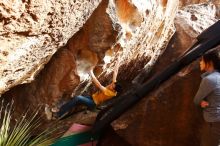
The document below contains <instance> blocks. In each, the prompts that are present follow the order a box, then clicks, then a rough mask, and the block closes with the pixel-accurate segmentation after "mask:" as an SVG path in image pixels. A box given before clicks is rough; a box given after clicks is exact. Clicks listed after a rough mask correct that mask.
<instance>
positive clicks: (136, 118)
mask: <svg viewBox="0 0 220 146" xmlns="http://www.w3.org/2000/svg"><path fill="white" fill-rule="evenodd" d="M205 14H206V15H205ZM204 15H205V16H204ZM195 16H196V17H197V19H191V18H193V17H195ZM206 17H207V18H208V19H204V18H206ZM175 20H176V21H175V26H176V28H177V33H176V34H175V35H174V37H173V38H172V40H171V42H170V43H169V46H168V47H167V49H166V51H165V53H164V54H163V55H162V56H161V58H160V59H159V61H158V62H157V63H156V65H155V67H154V69H153V70H152V72H151V76H153V75H155V74H157V73H159V72H160V71H161V70H163V69H164V68H165V67H166V66H168V65H169V64H170V63H172V62H173V61H175V59H176V58H177V57H178V56H180V55H181V54H183V53H184V52H185V51H186V50H187V48H189V47H190V46H191V45H192V44H193V41H194V40H195V37H196V36H197V35H198V34H199V33H200V32H201V31H202V30H204V29H205V28H207V27H208V26H210V25H211V24H213V23H214V22H215V21H217V20H216V19H215V8H214V7H213V5H212V4H209V5H207V4H200V5H192V6H188V7H185V8H183V9H182V10H180V11H179V12H178V14H177V17H176V19H175ZM174 50H175V51H174ZM199 80H200V74H199V71H198V64H197V62H195V63H194V64H192V65H191V66H189V67H187V68H185V69H183V70H182V71H181V72H179V73H178V74H177V75H176V76H174V77H172V78H171V79H170V80H169V81H168V82H166V83H165V84H163V85H162V86H161V87H159V88H157V89H156V90H155V91H154V92H152V93H151V94H150V95H148V96H147V97H146V98H145V99H143V100H141V102H139V103H138V104H137V105H135V106H134V107H133V108H132V109H130V110H129V111H128V112H127V113H126V114H124V115H123V116H121V117H120V118H119V119H118V120H116V121H115V122H114V123H113V124H112V126H113V127H114V129H115V130H116V131H117V133H118V134H119V135H120V136H121V137H123V138H124V139H125V140H126V141H128V142H129V143H130V144H132V145H142V146H143V145H144V146H152V145H154V146H186V145H187V146H199V142H200V133H199V132H200V130H199V129H201V126H202V118H201V115H200V114H199V111H197V109H196V107H195V106H194V104H193V97H194V95H195V92H196V90H197V88H198V85H199ZM200 112H201V111H200ZM131 131H132V132H131Z"/></svg>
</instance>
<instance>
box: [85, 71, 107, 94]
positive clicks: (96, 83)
mask: <svg viewBox="0 0 220 146" xmlns="http://www.w3.org/2000/svg"><path fill="white" fill-rule="evenodd" d="M89 74H90V76H91V78H92V82H93V83H94V84H95V85H96V87H98V88H99V89H100V90H101V91H104V90H105V87H104V86H102V84H101V83H100V82H99V81H98V79H97V78H96V76H95V75H94V73H93V69H91V70H90V71H89Z"/></svg>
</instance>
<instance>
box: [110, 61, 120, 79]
mask: <svg viewBox="0 0 220 146" xmlns="http://www.w3.org/2000/svg"><path fill="white" fill-rule="evenodd" d="M119 65H120V57H118V59H117V62H116V64H115V67H114V72H113V77H112V82H113V83H115V82H116V81H117V80H116V79H117V75H118V68H119Z"/></svg>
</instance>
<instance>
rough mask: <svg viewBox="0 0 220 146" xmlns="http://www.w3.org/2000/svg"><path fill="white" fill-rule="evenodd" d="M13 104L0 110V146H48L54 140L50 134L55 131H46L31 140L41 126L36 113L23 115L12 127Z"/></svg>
mask: <svg viewBox="0 0 220 146" xmlns="http://www.w3.org/2000/svg"><path fill="white" fill-rule="evenodd" d="M12 107H13V103H11V104H10V105H9V104H7V106H4V104H3V102H2V105H1V110H0V146H48V145H50V144H52V143H53V141H54V140H55V138H54V137H52V136H51V133H52V132H54V131H55V130H54V129H53V130H49V129H46V130H45V131H43V132H41V133H40V134H38V135H37V136H35V137H34V138H33V132H34V131H36V129H37V128H39V126H40V125H41V123H40V121H41V120H40V118H39V117H38V116H37V115H38V111H36V112H34V114H31V115H28V113H30V112H28V111H27V112H26V113H24V114H23V115H22V116H21V118H20V119H18V120H16V122H15V125H12V122H11V121H12Z"/></svg>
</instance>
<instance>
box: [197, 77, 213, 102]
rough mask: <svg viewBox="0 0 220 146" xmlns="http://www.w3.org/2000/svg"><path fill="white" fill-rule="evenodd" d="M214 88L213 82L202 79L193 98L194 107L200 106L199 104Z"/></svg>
mask: <svg viewBox="0 0 220 146" xmlns="http://www.w3.org/2000/svg"><path fill="white" fill-rule="evenodd" d="M214 88H215V85H214V81H212V80H210V79H208V78H203V79H202V81H201V83H200V86H199V89H198V91H197V93H196V96H195V98H194V103H195V104H196V105H201V102H202V101H204V99H205V98H206V97H207V96H208V95H209V94H210V93H211V92H212V91H213V90H214Z"/></svg>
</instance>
